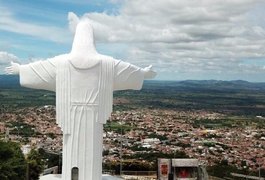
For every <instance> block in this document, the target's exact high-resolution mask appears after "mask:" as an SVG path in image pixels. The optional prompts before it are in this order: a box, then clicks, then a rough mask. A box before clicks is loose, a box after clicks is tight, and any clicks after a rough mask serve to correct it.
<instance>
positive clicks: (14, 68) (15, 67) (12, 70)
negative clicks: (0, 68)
mask: <svg viewBox="0 0 265 180" xmlns="http://www.w3.org/2000/svg"><path fill="white" fill-rule="evenodd" d="M19 69H20V65H19V64H18V63H14V62H13V61H12V62H11V65H10V66H8V67H6V68H5V72H6V74H12V75H17V74H19Z"/></svg>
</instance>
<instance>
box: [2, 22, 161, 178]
mask: <svg viewBox="0 0 265 180" xmlns="http://www.w3.org/2000/svg"><path fill="white" fill-rule="evenodd" d="M6 72H7V73H8V74H19V77H20V84H21V85H22V86H24V87H28V88H34V89H43V90H50V91H55V92H56V122H57V124H58V125H59V126H60V127H61V129H62V131H63V167H62V179H63V180H71V179H72V171H73V170H77V171H78V180H101V178H102V143H103V124H104V123H106V120H107V119H108V118H109V117H110V115H111V112H112V104H113V91H115V90H126V89H134V90H139V89H141V88H142V84H143V81H144V79H151V78H153V77H155V75H156V73H155V72H154V71H153V70H152V66H149V67H146V68H139V67H137V66H134V65H132V64H129V63H126V62H123V61H120V60H116V59H114V58H112V57H109V56H105V55H101V54H99V53H98V52H97V51H96V48H95V45H94V35H93V28H92V26H91V24H90V21H89V20H88V19H81V20H80V22H79V23H78V25H77V27H76V32H75V36H74V41H73V45H72V50H71V52H70V53H69V54H63V55H59V56H56V57H54V58H51V59H47V60H45V61H37V62H33V63H30V64H26V65H19V64H17V63H13V62H11V66H10V67H7V68H6Z"/></svg>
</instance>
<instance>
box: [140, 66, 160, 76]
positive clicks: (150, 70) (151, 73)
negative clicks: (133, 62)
mask: <svg viewBox="0 0 265 180" xmlns="http://www.w3.org/2000/svg"><path fill="white" fill-rule="evenodd" d="M142 71H143V72H144V79H153V78H155V77H156V74H157V73H156V72H155V71H154V70H153V66H152V65H150V66H148V67H145V68H142Z"/></svg>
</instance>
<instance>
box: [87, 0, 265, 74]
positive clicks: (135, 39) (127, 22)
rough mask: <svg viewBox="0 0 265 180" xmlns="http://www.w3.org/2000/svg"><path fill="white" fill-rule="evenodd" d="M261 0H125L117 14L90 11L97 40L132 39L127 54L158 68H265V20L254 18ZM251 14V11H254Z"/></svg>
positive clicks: (127, 41)
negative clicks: (263, 22) (255, 21)
mask: <svg viewBox="0 0 265 180" xmlns="http://www.w3.org/2000/svg"><path fill="white" fill-rule="evenodd" d="M261 2H262V1H260V0H230V1H223V0H214V1H213V0H196V1H194V0H186V1H183V0H157V1H153V0H133V1H130V0H125V1H124V2H123V6H122V7H121V9H120V11H119V14H118V15H111V14H106V13H87V14H85V15H84V16H85V17H89V18H90V19H91V20H92V22H93V26H94V28H95V35H96V39H97V41H99V42H104V43H106V42H107V43H113V42H115V43H117V42H118V43H125V44H128V45H127V46H128V48H127V51H125V53H127V59H128V60H129V61H130V62H132V63H136V64H138V65H148V64H154V66H155V68H156V69H157V70H158V71H168V72H186V73H189V72H190V73H193V72H209V73H237V72H238V73H240V72H244V71H245V72H247V73H248V72H250V71H251V70H252V72H253V73H255V72H256V73H262V71H261V70H262V67H259V66H257V65H254V64H253V65H252V64H251V63H249V64H246V65H244V62H245V61H251V59H253V58H263V59H265V29H264V25H259V24H255V25H254V26H253V24H252V23H251V18H255V16H253V14H251V11H253V9H255V8H256V7H257V6H258V5H259V3H261ZM262 5H264V4H262ZM250 14H251V15H252V17H251V16H249V15H250Z"/></svg>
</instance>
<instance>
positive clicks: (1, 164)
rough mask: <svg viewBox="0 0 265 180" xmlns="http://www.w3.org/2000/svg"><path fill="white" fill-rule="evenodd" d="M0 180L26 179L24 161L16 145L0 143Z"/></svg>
mask: <svg viewBox="0 0 265 180" xmlns="http://www.w3.org/2000/svg"><path fill="white" fill-rule="evenodd" d="M0 179H1V180H25V179H26V161H25V158H24V155H23V153H22V151H21V149H20V146H19V144H18V143H15V142H3V141H0Z"/></svg>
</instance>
